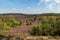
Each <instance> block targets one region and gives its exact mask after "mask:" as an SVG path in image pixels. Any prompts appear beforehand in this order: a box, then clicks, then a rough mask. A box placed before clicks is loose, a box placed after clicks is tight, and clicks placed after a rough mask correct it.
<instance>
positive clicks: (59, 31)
mask: <svg viewBox="0 0 60 40" xmlns="http://www.w3.org/2000/svg"><path fill="white" fill-rule="evenodd" d="M29 33H30V34H31V35H43V36H46V35H51V36H57V35H58V36H59V35H60V19H59V18H58V19H57V20H56V18H54V17H53V18H52V17H50V18H48V19H44V20H42V21H41V23H40V24H39V25H38V26H35V27H33V28H32V29H31V30H30V32H29Z"/></svg>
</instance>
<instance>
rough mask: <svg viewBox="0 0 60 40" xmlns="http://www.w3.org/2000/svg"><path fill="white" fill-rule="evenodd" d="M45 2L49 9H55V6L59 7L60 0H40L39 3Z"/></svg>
mask: <svg viewBox="0 0 60 40" xmlns="http://www.w3.org/2000/svg"><path fill="white" fill-rule="evenodd" d="M43 2H44V4H45V5H46V7H47V8H48V9H53V8H54V6H57V7H58V5H60V0H39V3H38V5H40V4H42V3H43Z"/></svg>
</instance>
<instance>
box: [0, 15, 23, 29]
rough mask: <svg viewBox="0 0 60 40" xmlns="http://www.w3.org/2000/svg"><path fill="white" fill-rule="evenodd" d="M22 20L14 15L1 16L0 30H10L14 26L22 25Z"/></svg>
mask: <svg viewBox="0 0 60 40" xmlns="http://www.w3.org/2000/svg"><path fill="white" fill-rule="evenodd" d="M21 24H22V23H21V22H20V21H18V20H17V19H16V18H14V17H10V16H9V17H7V16H0V30H8V29H11V28H12V27H16V26H21Z"/></svg>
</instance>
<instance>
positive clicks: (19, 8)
mask: <svg viewBox="0 0 60 40" xmlns="http://www.w3.org/2000/svg"><path fill="white" fill-rule="evenodd" d="M0 13H25V14H41V13H60V0H0Z"/></svg>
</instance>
